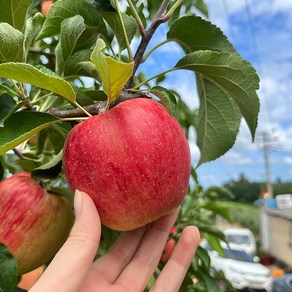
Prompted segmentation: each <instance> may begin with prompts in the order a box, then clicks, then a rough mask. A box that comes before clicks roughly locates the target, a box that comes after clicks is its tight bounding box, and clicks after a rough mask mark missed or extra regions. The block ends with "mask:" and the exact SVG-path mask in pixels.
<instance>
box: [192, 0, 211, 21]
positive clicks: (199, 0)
mask: <svg viewBox="0 0 292 292" xmlns="http://www.w3.org/2000/svg"><path fill="white" fill-rule="evenodd" d="M194 5H195V7H196V8H197V9H198V10H199V11H200V12H201V13H202V14H204V15H205V16H206V17H209V11H208V6H207V4H206V3H205V2H204V1H203V0H195V3H194Z"/></svg>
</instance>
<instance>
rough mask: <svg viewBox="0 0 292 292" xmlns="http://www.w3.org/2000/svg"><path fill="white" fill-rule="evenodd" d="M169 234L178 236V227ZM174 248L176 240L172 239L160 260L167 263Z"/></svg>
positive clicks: (173, 228)
mask: <svg viewBox="0 0 292 292" xmlns="http://www.w3.org/2000/svg"><path fill="white" fill-rule="evenodd" d="M169 234H170V235H176V234H177V227H176V226H173V227H172V228H171V229H170V231H169ZM174 247H175V240H174V238H171V239H169V240H168V241H167V242H166V244H165V247H164V250H163V253H162V255H161V258H160V260H161V261H162V262H163V263H166V262H167V261H168V260H169V258H170V256H171V254H172V252H173V250H174Z"/></svg>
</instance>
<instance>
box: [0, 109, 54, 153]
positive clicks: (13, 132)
mask: <svg viewBox="0 0 292 292" xmlns="http://www.w3.org/2000/svg"><path fill="white" fill-rule="evenodd" d="M57 122H59V119H58V118H56V117H54V116H52V115H49V114H45V113H40V112H17V113H15V114H13V115H12V116H11V117H10V118H9V119H7V120H6V121H5V123H4V127H3V128H0V155H2V154H4V153H5V152H7V151H8V150H11V149H13V148H14V147H16V146H18V145H19V144H20V143H22V142H24V141H25V140H27V139H29V138H30V137H31V136H33V135H34V134H36V133H38V132H39V131H41V130H43V129H45V128H47V127H49V126H50V125H52V124H54V123H57Z"/></svg>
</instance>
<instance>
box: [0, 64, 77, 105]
mask: <svg viewBox="0 0 292 292" xmlns="http://www.w3.org/2000/svg"><path fill="white" fill-rule="evenodd" d="M1 77H2V78H10V79H15V80H18V81H21V82H24V83H30V84H31V85H34V86H37V87H40V88H43V89H46V90H49V91H51V92H55V93H57V94H59V95H61V96H63V97H65V98H66V99H67V100H69V101H70V102H72V103H74V102H75V98H76V96H75V92H74V90H73V89H72V87H71V85H70V84H69V83H68V82H67V81H65V80H64V79H62V78H61V77H59V76H58V75H57V74H55V73H53V72H52V71H50V70H49V69H46V70H44V69H38V68H36V67H34V66H32V65H30V64H24V63H4V64H0V78H1Z"/></svg>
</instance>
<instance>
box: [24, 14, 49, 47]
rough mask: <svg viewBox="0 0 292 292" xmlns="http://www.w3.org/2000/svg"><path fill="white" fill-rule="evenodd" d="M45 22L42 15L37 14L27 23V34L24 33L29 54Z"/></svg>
mask: <svg viewBox="0 0 292 292" xmlns="http://www.w3.org/2000/svg"><path fill="white" fill-rule="evenodd" d="M44 21H45V17H44V16H43V15H42V14H41V13H36V14H35V15H34V16H32V17H30V18H29V19H28V20H27V21H26V26H25V32H24V37H25V41H24V44H25V49H26V52H28V50H29V48H30V47H31V45H32V44H33V42H34V40H35V38H36V37H37V36H38V34H39V33H40V31H41V28H42V25H43V23H44Z"/></svg>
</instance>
